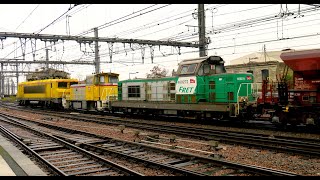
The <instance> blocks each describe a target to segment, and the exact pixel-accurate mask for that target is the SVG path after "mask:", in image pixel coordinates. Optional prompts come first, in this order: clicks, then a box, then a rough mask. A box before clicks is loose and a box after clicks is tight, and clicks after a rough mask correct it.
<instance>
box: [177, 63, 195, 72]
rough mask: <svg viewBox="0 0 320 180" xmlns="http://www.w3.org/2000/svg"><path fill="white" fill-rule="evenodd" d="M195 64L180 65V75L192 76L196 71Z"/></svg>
mask: <svg viewBox="0 0 320 180" xmlns="http://www.w3.org/2000/svg"><path fill="white" fill-rule="evenodd" d="M196 67H197V64H186V65H182V67H181V72H180V74H192V73H194V71H195V70H196Z"/></svg>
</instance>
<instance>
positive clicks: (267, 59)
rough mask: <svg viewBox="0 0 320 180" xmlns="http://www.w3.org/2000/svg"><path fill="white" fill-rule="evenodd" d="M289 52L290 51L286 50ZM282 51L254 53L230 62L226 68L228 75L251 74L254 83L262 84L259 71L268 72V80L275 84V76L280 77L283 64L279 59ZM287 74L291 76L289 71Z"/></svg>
mask: <svg viewBox="0 0 320 180" xmlns="http://www.w3.org/2000/svg"><path fill="white" fill-rule="evenodd" d="M286 51H290V50H286ZM283 52H284V51H270V52H265V53H264V52H255V53H251V54H248V55H246V56H243V57H240V58H237V59H234V60H231V62H230V65H227V66H226V70H227V72H228V73H246V72H248V71H251V72H253V75H254V77H255V78H254V82H262V74H261V70H263V69H268V70H269V79H270V80H271V81H274V82H276V81H277V76H280V75H281V76H282V75H283V71H284V69H285V64H284V63H283V61H282V59H281V58H280V54H281V53H283ZM288 74H292V70H291V69H289V71H288Z"/></svg>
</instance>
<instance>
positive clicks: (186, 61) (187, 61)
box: [179, 56, 223, 66]
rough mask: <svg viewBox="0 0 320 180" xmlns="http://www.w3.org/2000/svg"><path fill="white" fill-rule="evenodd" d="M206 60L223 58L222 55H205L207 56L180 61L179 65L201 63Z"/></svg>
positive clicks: (220, 59)
mask: <svg viewBox="0 0 320 180" xmlns="http://www.w3.org/2000/svg"><path fill="white" fill-rule="evenodd" d="M206 60H208V61H223V59H222V58H221V57H220V56H205V57H200V58H193V59H186V60H183V61H181V62H180V63H179V66H180V65H184V64H194V63H201V62H203V61H206Z"/></svg>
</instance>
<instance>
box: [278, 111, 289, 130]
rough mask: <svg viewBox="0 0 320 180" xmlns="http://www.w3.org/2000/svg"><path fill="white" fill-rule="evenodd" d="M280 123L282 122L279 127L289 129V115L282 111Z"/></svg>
mask: <svg viewBox="0 0 320 180" xmlns="http://www.w3.org/2000/svg"><path fill="white" fill-rule="evenodd" d="M279 121H280V123H279V124H278V125H277V126H278V127H279V128H281V129H287V123H288V114H287V113H285V112H283V111H281V112H280V113H279Z"/></svg>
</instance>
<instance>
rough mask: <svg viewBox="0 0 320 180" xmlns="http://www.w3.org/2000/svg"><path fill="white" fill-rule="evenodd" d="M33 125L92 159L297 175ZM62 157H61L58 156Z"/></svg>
mask: <svg viewBox="0 0 320 180" xmlns="http://www.w3.org/2000/svg"><path fill="white" fill-rule="evenodd" d="M1 116H5V117H6V118H7V119H9V120H10V121H15V119H16V118H13V117H7V115H3V114H1ZM18 119H20V120H23V119H22V118H18ZM35 124H37V125H39V126H44V127H46V128H50V129H55V130H58V131H63V133H59V134H57V133H53V131H52V132H51V133H53V134H54V135H46V136H49V137H52V138H53V137H54V138H57V139H59V142H65V143H68V145H72V146H73V147H77V148H78V149H87V151H86V152H88V153H89V151H90V152H91V154H96V156H98V157H99V158H101V157H100V156H120V157H123V158H126V159H131V160H133V161H139V162H143V163H146V164H149V165H152V166H157V167H161V168H166V169H170V170H172V171H177V172H179V173H181V174H184V175H199V176H204V175H215V176H217V175H232V176H240V175H276V176H297V174H294V173H290V172H285V171H279V170H274V169H269V168H264V167H257V166H252V165H244V164H239V163H233V162H228V161H223V160H217V159H214V158H210V157H202V156H197V155H194V154H188V153H182V152H177V151H173V150H169V149H164V148H156V147H153V146H149V145H145V144H140V143H135V142H128V141H123V140H119V139H113V138H107V137H102V136H97V135H95V134H91V133H87V132H82V131H78V130H73V129H68V128H64V127H58V126H53V125H50V124H46V123H40V122H35ZM24 126H25V125H24ZM24 128H26V127H24ZM62 139H63V140H62ZM67 141H68V142H67ZM70 143H72V144H70ZM73 144H76V145H77V146H74V145H73ZM52 145H54V144H52ZM78 146H79V147H78ZM33 147H34V146H33ZM80 147H81V148H80ZM42 153H45V154H42V155H46V156H48V155H50V156H51V158H53V157H54V155H53V154H52V153H51V152H50V151H49V152H45V151H42ZM60 153H66V155H68V153H71V152H69V151H68V150H62V151H61V152H60ZM52 156H53V157H52ZM62 156H64V155H63V154H62ZM68 156H69V155H68ZM74 156H76V154H75V155H74ZM80 157H82V156H79V158H80ZM61 159H64V158H61ZM101 159H104V158H101ZM84 163H86V162H84ZM55 164H56V163H55ZM61 166H63V167H69V166H68V165H60V164H59V167H61ZM123 168H124V167H123ZM72 175H74V174H72Z"/></svg>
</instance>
